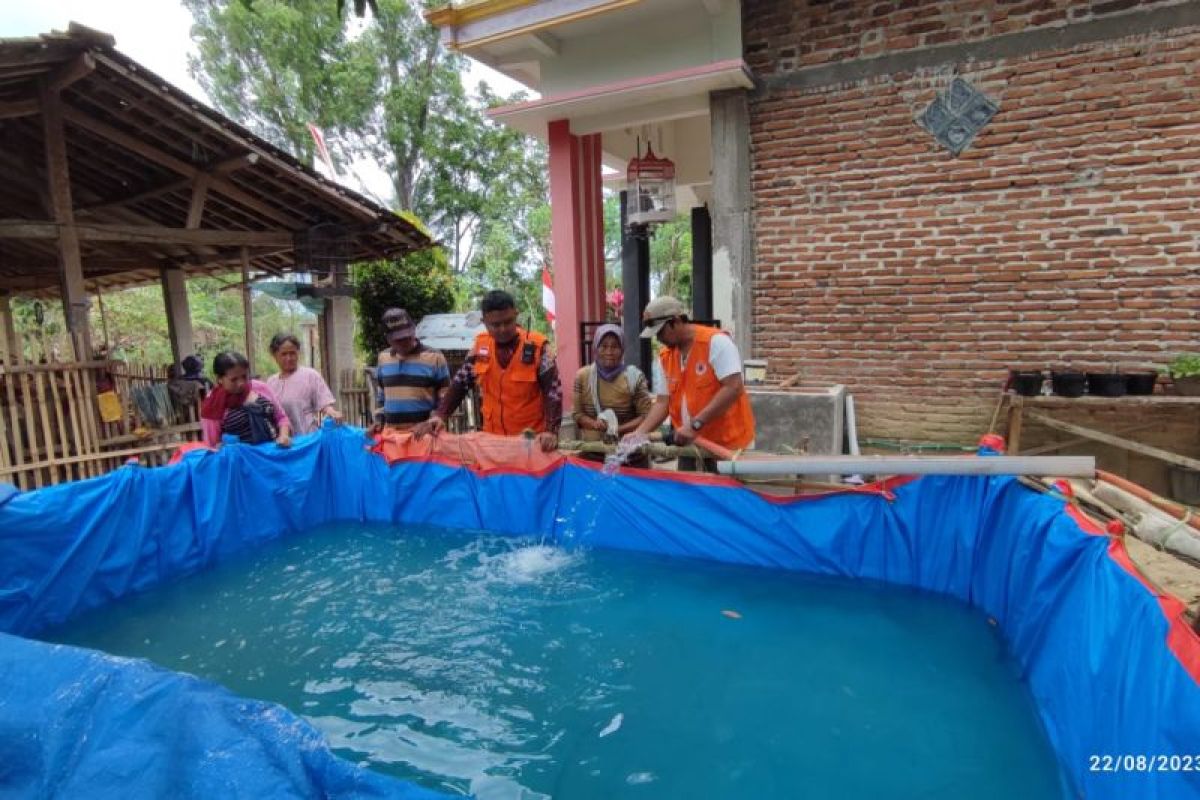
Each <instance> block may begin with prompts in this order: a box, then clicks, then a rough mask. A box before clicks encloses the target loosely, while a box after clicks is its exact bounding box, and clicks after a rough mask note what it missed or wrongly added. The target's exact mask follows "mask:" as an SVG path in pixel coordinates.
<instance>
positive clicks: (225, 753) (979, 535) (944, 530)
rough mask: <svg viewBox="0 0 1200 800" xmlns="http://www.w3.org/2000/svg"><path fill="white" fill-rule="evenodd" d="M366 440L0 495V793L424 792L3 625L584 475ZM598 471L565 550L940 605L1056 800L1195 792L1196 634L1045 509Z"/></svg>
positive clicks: (938, 495) (931, 493) (110, 661)
mask: <svg viewBox="0 0 1200 800" xmlns="http://www.w3.org/2000/svg"><path fill="white" fill-rule="evenodd" d="M365 443H366V440H365V439H364V437H363V434H362V432H361V431H359V430H356V429H351V428H339V429H325V430H323V431H321V432H320V433H318V434H315V435H312V436H308V437H303V438H301V439H299V440H297V443H296V445H295V446H294V447H293V448H292V449H291V450H290V451H281V450H279V449H278V448H276V447H275V446H273V445H268V446H263V447H258V448H254V447H249V446H244V445H232V446H227V447H225V448H224V449H222V450H221V451H220V452H219V453H209V452H196V453H192V454H189V455H188V457H186V458H185V459H183V461H182V462H181V463H180V464H178V465H176V466H172V467H164V468H157V469H143V468H139V467H134V466H128V467H124V468H122V469H120V470H118V471H117V472H115V473H112V474H110V475H108V476H105V477H102V478H97V479H93V480H89V481H84V482H80V483H73V484H66V485H62V486H57V487H52V488H49V489H44V490H40V491H37V492H32V493H28V494H18V495H17V496H16V497H13V498H12V499H10V500H9V501H8V502H7V503H6V504H4V505H2V506H0V630H2V631H6V632H7V633H9V634H13V635H7V636H5V635H0V796H3V797H7V796H16V797H25V796H45V795H47V794H50V795H52V794H55V793H56V792H57V793H60V794H62V795H63V796H67V795H71V794H75V793H76V792H74V791H72V790H74V789H81V787H85V788H86V791H82V790H81V791H80V792H79V794H80V796H88V797H156V796H157V797H161V796H171V797H185V796H191V797H278V796H297V797H304V796H314V797H315V796H335V797H336V796H354V795H359V796H368V797H373V796H379V797H384V796H395V797H432V796H436V795H433V794H428V793H424V792H423V791H422V790H420V789H417V788H416V787H413V786H412V785H410V784H406V783H403V782H401V781H396V780H392V779H389V778H385V777H382V776H378V775H375V774H373V773H370V772H369V771H365V770H362V769H360V768H358V767H356V766H354V765H351V764H349V763H348V762H344V761H341V760H339V759H337V758H336V757H334V756H333V755H332V754H331V753H330V752H329V750H328V748H327V746H326V745H325V744H324V740H323V738H322V737H321V736H320V734H319V733H317V732H316V731H315V730H313V729H312V728H311V727H310V726H308V724H307V723H305V722H303V721H302V720H300V719H298V718H297V717H295V716H294V715H292V714H290V713H289V712H287V711H285V710H283V709H282V708H279V707H278V706H273V705H270V704H265V703H259V702H255V701H251V700H246V699H243V698H238V697H236V696H234V695H232V694H230V693H228V692H226V691H225V690H223V689H220V688H219V687H217V686H214V685H213V684H211V683H207V682H205V681H201V680H198V679H196V678H192V677H189V676H184V675H180V674H177V673H173V672H170V671H166V670H162V669H159V668H157V667H154V666H153V665H151V664H148V663H147V662H145V661H136V660H125V659H116V658H111V657H108V656H105V655H103V654H99V653H95V652H93V651H87V650H80V649H76V648H71V647H63V646H56V645H48V644H43V643H39V642H35V641H31V640H28V639H23V638H18V637H20V636H29V635H32V634H36V633H37V632H38V631H40V630H43V629H45V628H47V627H49V626H53V625H55V624H57V623H60V622H62V621H64V620H67V619H69V618H71V617H73V616H74V615H76V614H78V613H79V612H81V611H83V610H85V609H88V608H93V607H96V606H99V605H102V604H104V603H107V602H110V601H111V600H114V599H116V598H118V597H121V596H123V595H125V594H128V593H130V592H136V591H141V590H144V589H147V588H149V587H151V586H153V585H155V584H157V583H160V582H162V581H168V580H172V579H175V578H177V577H179V576H181V575H184V574H187V573H191V572H195V571H197V570H200V569H203V568H204V567H206V566H208V565H210V564H212V563H214V562H216V561H218V560H221V559H223V558H227V557H231V556H234V555H235V554H236V553H238V552H239V551H244V550H245V549H246V548H248V547H251V546H253V545H254V544H256V543H257V542H259V541H262V540H265V539H270V538H274V537H277V536H283V535H288V534H292V533H295V532H298V531H302V530H304V529H306V528H309V527H312V526H315V525H319V524H323V523H326V522H331V521H336V520H366V521H377V522H391V523H422V522H428V523H433V524H437V525H442V526H448V527H463V528H477V529H478V528H483V529H488V530H491V531H496V532H500V533H512V534H534V535H550V536H564V535H566V534H568V533H576V534H577V533H578V531H575V530H574V526H576V525H578V524H580V521H579V520H577V519H572V518H570V517H569V516H568V515H567V513H566V512H567V510H569V509H572V508H576V507H577V506H576V504H577V503H578V502H579V500H580V498H582V497H583V496H584V495H585V494H586V493H588V492H589V491H591V490H593V489H595V488H596V481H598V480H602V478H601V477H600V475H599V473H598V472H597V471H596V470H595V469H593V468H591V467H589V466H585V465H582V464H579V463H575V462H573V461H572V462H567V463H565V464H564V465H562V466H560V467H558V468H555V469H553V470H550V471H549V472H547V473H545V474H538V475H531V474H520V473H513V472H504V471H498V472H493V473H490V474H480V473H477V472H474V471H471V470H468V469H464V468H461V467H456V466H451V465H447V464H442V463H437V462H434V461H408V462H404V463H400V464H397V465H394V466H388V465H387V463H386V462H385V461H384V460H383V459H382V458H380V457H378V456H376V455H374V454H372V453H369V452H367V450H366V449H365V447H364V445H365ZM613 480H614V483H613V484H609V485H606V486H605V487H604V489H603V490H601V491H599V492H597V495H599V496H600V498H601V499H602V502H600V503H599V505H598V506H589V507H588V510H587V512H586V514H581V516H586V517H587V518H588V519H587V527H588V529H589V531H590V533H589V537H588V543H589V544H590V545H593V546H596V547H610V548H618V549H629V550H641V551H647V552H653V553H661V554H667V555H675V556H685V557H693V558H702V559H713V560H719V561H726V562H733V563H740V564H750V565H757V566H765V567H775V568H780V569H788V570H800V571H805V572H814V573H821V574H831V575H840V576H846V577H851V578H865V579H873V580H883V581H888V582H891V583H896V584H901V585H905V586H913V587H919V588H922V589H927V590H931V591H936V592H941V593H945V594H949V595H953V596H954V597H957V598H960V599H962V600H964V601H966V602H968V603H970V604H971V605H973V606H975V607H977V608H979V609H980V610H981V611H982V612H984V613H986V614H987V615H988V616H989V617H991V618H993V619H994V620H996V622H997V624H998V625H999V627H1000V629H1001V631H1002V632H1003V635H1004V637H1005V639H1006V641H1007V643H1008V645H1009V648H1010V650H1011V652H1012V655H1013V657H1014V659H1015V660H1016V662H1017V663H1018V664H1019V665H1020V668H1021V670H1022V673H1023V677H1024V679H1025V680H1026V681H1027V682H1028V685H1029V688H1030V691H1031V693H1032V695H1033V697H1034V700H1035V702H1036V704H1037V708H1038V713H1039V715H1040V718H1041V721H1042V723H1043V725H1044V727H1045V730H1046V732H1047V735H1048V737H1049V740H1050V742H1051V744H1052V746H1053V747H1054V749H1055V751H1056V753H1057V756H1058V760H1059V764H1060V767H1061V770H1062V774H1063V779H1064V783H1065V786H1066V791H1067V792H1068V793H1069V795H1071V796H1086V797H1088V798H1114V800H1116V799H1117V798H1121V799H1122V800H1123V799H1124V798H1133V797H1137V798H1143V799H1144V800H1186V799H1187V798H1200V638H1198V637H1197V636H1196V634H1195V633H1193V632H1192V631H1191V630H1190V629H1189V628H1188V627H1187V626H1186V624H1185V622H1184V620H1183V618H1182V611H1183V608H1182V605H1181V604H1180V603H1179V602H1178V601H1176V600H1172V599H1170V598H1168V597H1165V596H1162V595H1160V594H1157V593H1156V592H1155V591H1154V590H1152V589H1151V588H1150V587H1149V586H1148V585H1147V584H1146V583H1145V582H1144V581H1143V580H1142V579H1140V578H1139V577H1138V576H1137V574H1136V572H1135V570H1133V568H1132V566H1131V564H1130V563H1129V562H1128V557H1127V556H1126V555H1125V553H1124V548H1123V546H1122V545H1121V544H1120V543H1119V542H1115V541H1111V540H1110V539H1109V538H1108V537H1106V536H1103V535H1098V534H1099V532H1098V531H1096V530H1094V529H1092V528H1091V526H1090V524H1089V523H1088V522H1087V521H1086V520H1084V519H1082V518H1079V517H1077V516H1076V515H1074V514H1073V513H1071V511H1070V509H1069V507H1067V506H1066V504H1065V503H1064V502H1063V501H1062V500H1061V499H1059V498H1055V497H1053V496H1048V495H1042V494H1038V493H1034V492H1031V491H1029V490H1028V489H1026V488H1025V487H1023V486H1022V485H1021V484H1020V483H1019V482H1017V481H1016V480H1014V479H1011V478H995V477H992V478H988V477H954V478H952V477H945V478H938V477H926V478H922V479H919V480H913V481H910V482H907V483H903V484H901V485H898V486H896V487H895V488H894V490H893V492H894V496H890V497H889V496H885V495H884V494H874V495H870V494H839V495H833V496H828V497H822V498H819V499H804V498H802V499H790V498H789V499H781V498H765V497H762V496H759V495H757V494H755V493H754V492H751V491H749V490H747V489H745V488H742V487H740V486H739V485H737V484H735V483H733V482H732V481H726V480H724V479H718V478H697V479H692V480H682V479H673V478H669V477H664V476H663V475H662V474H653V475H650V476H646V475H641V474H638V473H637V472H636V471H631V472H629V473H627V474H626V473H622V474H620V475H618V476H617V477H616V478H614V479H613ZM593 510H594V511H595V513H596V518H595V521H594V525H593V524H592V522H591V519H590V518H591V515H592V513H593ZM801 724H802V723H801ZM1172 756H1177V757H1178V758H1177V759H1174V760H1171V757H1172ZM1105 757H1110V759H1111V758H1113V757H1115V758H1116V759H1117V761H1116V762H1115V764H1116V767H1118V768H1121V769H1119V771H1104V770H1097V769H1093V767H1097V766H1101V767H1102V766H1105V765H1108V766H1112V765H1113V764H1114V762H1113V761H1111V760H1108V761H1105ZM1159 757H1165V759H1162V758H1159ZM1189 765H1190V766H1191V771H1189V770H1187V769H1185V767H1186V766H1189Z"/></svg>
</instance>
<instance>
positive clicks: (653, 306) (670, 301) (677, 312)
mask: <svg viewBox="0 0 1200 800" xmlns="http://www.w3.org/2000/svg"><path fill="white" fill-rule="evenodd" d="M688 313H690V312H689V310H688V307H687V306H685V305H684V304H683V302H682V301H680V300H678V299H676V298H674V297H671V296H670V295H663V296H662V297H656V298H654V299H653V300H651V301H650V302H649V303H647V304H646V308H645V309H643V310H642V322H644V323H646V327H644V328H642V338H643V339H652V338H654V336H655V334H657V333H658V329H659V328H661V327H662V326H663V325H665V324H666V322H667V320H669V319H671V318H672V317H682V316H686V315H687V314H688Z"/></svg>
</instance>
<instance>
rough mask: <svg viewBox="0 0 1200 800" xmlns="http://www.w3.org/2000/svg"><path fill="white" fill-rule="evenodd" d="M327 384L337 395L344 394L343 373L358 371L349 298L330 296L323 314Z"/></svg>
mask: <svg viewBox="0 0 1200 800" xmlns="http://www.w3.org/2000/svg"><path fill="white" fill-rule="evenodd" d="M321 338H322V339H324V340H325V341H324V345H323V347H322V351H323V355H324V356H325V381H326V382H327V383H328V384H329V388H330V389H332V390H333V393H334V394H337V393H338V392H340V391H341V383H340V382H341V379H342V372H343V371H344V370H348V369H353V368H354V305H353V301H352V300H351V298H349V297H327V298H326V299H325V313H324V314H322V315H321Z"/></svg>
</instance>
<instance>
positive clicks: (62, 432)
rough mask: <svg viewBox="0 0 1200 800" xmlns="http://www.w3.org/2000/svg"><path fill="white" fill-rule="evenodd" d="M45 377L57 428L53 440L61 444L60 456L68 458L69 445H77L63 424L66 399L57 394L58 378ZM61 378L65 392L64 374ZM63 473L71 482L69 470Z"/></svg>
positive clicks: (50, 375) (52, 375) (49, 374)
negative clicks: (48, 386)
mask: <svg viewBox="0 0 1200 800" xmlns="http://www.w3.org/2000/svg"><path fill="white" fill-rule="evenodd" d="M47 375H48V376H49V380H50V398H51V403H52V404H53V407H54V420H55V422H57V423H58V424H57V426H56V427H55V438H57V439H58V441H59V442H60V443H61V447H62V454H63V455H64V456H69V455H71V452H70V447H69V446H70V445H71V444H76V445H77V443H76V442H75V441H74V439H73V438H68V437H67V426H66V425H65V424H64V422H63V402H64V401H65V399H66V398H65V397H60V396H59V393H58V377H59V376H57V375H55V373H53V372H50V373H47ZM61 377H62V378H63V382H64V386H63V388H64V390H65V389H66V385H65V384H66V375H65V374H64V375H62V376H61ZM63 473H64V475H65V477H66V479H67V480H71V478H72V474H71V471H70V470H69V469H64V470H63Z"/></svg>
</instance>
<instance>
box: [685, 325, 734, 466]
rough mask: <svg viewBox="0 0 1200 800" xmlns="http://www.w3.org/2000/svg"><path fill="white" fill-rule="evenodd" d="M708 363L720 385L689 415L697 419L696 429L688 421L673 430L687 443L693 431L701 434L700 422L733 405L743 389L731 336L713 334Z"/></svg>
mask: <svg viewBox="0 0 1200 800" xmlns="http://www.w3.org/2000/svg"><path fill="white" fill-rule="evenodd" d="M708 363H709V365H710V366H711V367H712V371H713V375H715V376H716V378H717V380H719V381H720V382H721V388H720V389H718V390H717V393H716V394H715V395H713V398H712V400H709V401H708V404H707V405H705V406H704V408H702V409H700V410H699V411H696V412H694V413H693V414H692V415H691V416H692V419H693V420H699V421H700V430H699V431H696V430H693V429H692V427H691V426H690V425H686V426H684V428H681V429H679V430H676V431H675V441H676V442H678V443H679V444H684V445H687V444H691V443H692V440H694V439H695V438H696V436H697V435H700V436H703V435H704V425H705V424H707V423H709V422H712V421H713V420H714V419H716V418H717V417H719V416H721V415H722V414H724V413H725V411H726V410H727V409H728V408H729V407H730V406H732V405H733V403H734V401H735V400H737V398H738V395H739V394H741V393H742V392H743V391H745V388H744V387H743V384H742V358H741V355H739V353H738V351H737V346H736V345H735V344H734V343H733V339H731V338H729V337H728V336H724V335H722V336H714V337H713V338H712V341H711V343H710V344H709V350H708Z"/></svg>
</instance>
